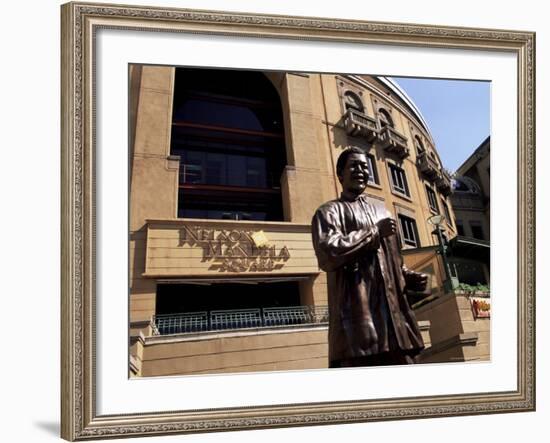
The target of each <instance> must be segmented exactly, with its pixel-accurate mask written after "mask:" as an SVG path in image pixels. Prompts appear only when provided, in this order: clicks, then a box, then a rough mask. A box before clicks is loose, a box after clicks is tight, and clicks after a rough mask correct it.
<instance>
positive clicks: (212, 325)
mask: <svg viewBox="0 0 550 443" xmlns="http://www.w3.org/2000/svg"><path fill="white" fill-rule="evenodd" d="M326 323H328V307H327V306H290V307H282V308H281V307H277V308H257V309H238V310H237V309H232V310H223V311H210V312H206V311H202V312H188V313H182V314H162V315H156V316H155V317H154V318H153V335H171V334H187V333H196V332H206V331H228V330H232V329H247V328H270V327H276V326H304V325H314V324H326Z"/></svg>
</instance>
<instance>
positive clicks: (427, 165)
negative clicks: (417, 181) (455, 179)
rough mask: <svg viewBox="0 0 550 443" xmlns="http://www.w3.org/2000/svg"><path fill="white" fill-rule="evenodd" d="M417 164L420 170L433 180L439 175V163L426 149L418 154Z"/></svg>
mask: <svg viewBox="0 0 550 443" xmlns="http://www.w3.org/2000/svg"><path fill="white" fill-rule="evenodd" d="M416 164H417V166H418V169H420V172H422V173H423V174H424V175H425V176H426V177H428V179H430V180H432V181H433V180H436V179H437V178H438V177H439V175H440V172H439V165H438V164H437V162H436V161H435V160H434V159H433V158H432V157H431V156H430V155H429V154H428V153H427V152H426V151H424V152H421V153H420V154H418V157H417V158H416Z"/></svg>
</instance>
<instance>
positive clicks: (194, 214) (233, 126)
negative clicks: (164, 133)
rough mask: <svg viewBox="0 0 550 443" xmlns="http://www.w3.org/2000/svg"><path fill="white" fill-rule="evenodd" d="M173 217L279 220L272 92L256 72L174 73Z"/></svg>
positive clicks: (279, 121) (278, 122)
mask: <svg viewBox="0 0 550 443" xmlns="http://www.w3.org/2000/svg"><path fill="white" fill-rule="evenodd" d="M171 153H172V154H173V155H179V156H180V159H181V161H180V178H179V199H178V217H186V218H187V217H189V218H214V219H237V220H239V219H245V220H282V219H283V216H282V201H281V190H280V177H281V174H282V171H283V169H284V167H285V165H286V155H285V153H286V151H285V144H284V128H283V117H282V110H281V103H280V99H279V95H278V93H277V91H276V90H275V88H274V87H273V85H272V84H271V82H270V81H269V80H268V79H267V77H265V75H264V74H262V73H260V72H246V71H226V70H214V69H186V68H178V69H176V83H175V91H174V108H173V119H172V140H171Z"/></svg>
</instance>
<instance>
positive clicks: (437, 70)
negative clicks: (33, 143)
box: [62, 3, 535, 440]
mask: <svg viewBox="0 0 550 443" xmlns="http://www.w3.org/2000/svg"><path fill="white" fill-rule="evenodd" d="M62 31H63V32H62V57H63V58H62V66H63V70H62V81H63V95H62V113H63V114H62V141H63V146H62V159H63V163H62V165H63V168H62V186H63V188H62V220H63V230H62V241H63V244H62V263H63V275H62V282H63V285H62V289H63V297H62V300H63V302H62V322H63V323H62V332H63V333H62V350H63V365H62V399H63V400H62V405H63V408H62V436H63V437H64V438H66V439H68V440H81V439H90V438H106V437H116V436H146V435H159V434H169V433H192V432H204V431H221V430H231V429H253V428H255V429H261V428H266V427H278V426H300V425H308V424H323V423H324V424H334V423H342V422H357V421H374V420H382V419H383V420H388V419H400V418H416V417H426V416H428V417H439V416H449V415H466V414H483V413H496V412H512V411H529V410H533V409H534V407H535V373H534V371H535V367H534V359H535V356H534V340H535V338H534V308H535V306H534V301H535V296H534V255H535V251H534V235H535V227H534V186H535V185H534V183H535V181H534V113H535V109H534V87H535V86H534V34H533V33H530V32H519V31H500V30H499V31H497V30H489V29H466V28H450V27H441V26H436V25H409V24H393V23H374V22H359V21H350V20H328V19H320V18H305V17H285V16H266V15H255V14H244V13H239V14H234V13H224V12H212V11H192V10H177V9H164V8H155V7H132V6H122V5H104V4H103V5H97V4H89V3H69V4H66V5H63V7H62ZM442 109H445V110H451V111H456V112H459V111H461V112H462V113H461V114H460V115H461V117H460V118H459V117H456V118H454V117H449V116H452V115H455V114H453V113H452V112H449V113H448V114H444V113H443V112H442V111H441V110H442ZM442 114H444V115H446V117H445V118H438V116H439V117H440V116H441V115H442ZM456 115H458V114H456ZM472 134H475V135H474V138H473V139H468V138H465V136H466V135H472ZM476 137H477V138H476ZM472 140H473V141H472ZM491 147H492V149H491ZM491 152H495V153H497V155H491ZM342 153H347V154H345V155H344V156H343V157H342V159H340V155H341V154H342ZM346 156H347V157H346ZM350 158H353V159H355V163H353V162H351V160H350ZM504 189H506V192H504V191H503V190H504ZM350 192H351V194H353V195H355V196H354V197H353V198H350V195H351V194H350ZM354 193H355V194H354ZM511 194H512V195H514V196H515V197H514V198H510V195H511ZM326 202H332V203H330V204H328V205H329V206H330V208H329V209H327V208H328V207H329V206H327V203H326ZM331 205H332V206H331ZM318 208H320V209H318ZM322 208H325V209H323V210H322ZM346 208H348V209H349V208H355V209H353V210H349V212H348V214H352V215H349V219H345V217H344V218H343V219H339V218H338V217H339V216H338V217H336V216H334V214H333V213H332V212H331V211H337V213H338V214H343V213H345V211H346V210H348V209H346ZM319 211H320V212H319ZM323 211H324V212H323ZM338 211H344V212H338ZM361 211H363V212H361ZM361 214H363V215H361ZM334 217H336V218H334ZM388 220H393V222H390V221H388ZM491 220H493V223H491ZM495 220H498V223H495V222H494V221H495ZM350 223H351V224H350ZM350 226H355V227H351V228H350ZM354 232H355V233H360V235H359V234H354ZM358 235H359V237H357V236H358ZM356 237H357V238H356ZM389 239H391V240H389ZM356 240H357V241H358V242H359V243H353V241H356ZM334 245H336V249H334V248H333V247H334ZM358 245H359V246H358ZM331 248H332V249H331ZM358 251H363V252H361V254H359V252H358ZM349 257H351V259H349V260H348V258H349ZM388 257H394V258H392V259H389V258H388ZM396 270H397V271H396ZM358 276H360V277H358ZM346 279H347V280H346ZM351 281H353V282H354V283H355V284H356V286H353V285H350V283H349V282H351ZM343 282H344V283H343ZM371 282H377V283H376V284H371ZM354 288H355V289H354ZM357 288H359V289H357ZM349 294H355V295H353V297H352V296H350V295H349ZM354 297H355V298H354ZM354 300H355V301H354ZM357 300H362V301H361V302H360V303H359V302H357ZM380 300H382V302H381V301H380ZM354 303H355V305H354ZM358 312H360V313H358ZM406 363H414V364H406ZM281 386H285V387H288V388H287V389H281ZM208 392H209V393H215V395H205V393H208Z"/></svg>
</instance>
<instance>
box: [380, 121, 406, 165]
mask: <svg viewBox="0 0 550 443" xmlns="http://www.w3.org/2000/svg"><path fill="white" fill-rule="evenodd" d="M378 138H379V141H380V146H382V148H383V149H384V150H386V151H388V152H392V153H394V154H396V155H397V156H398V157H400V158H405V157H408V156H409V155H410V151H409V148H408V147H407V137H405V136H403V135H401V134H400V133H399V132H397V131H396V130H395V129H393V128H392V127H391V126H384V127H383V128H382V129H381V130H380V134H379V137H378Z"/></svg>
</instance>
